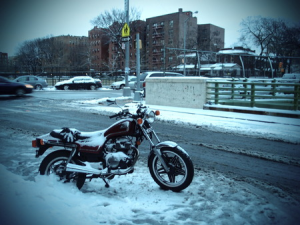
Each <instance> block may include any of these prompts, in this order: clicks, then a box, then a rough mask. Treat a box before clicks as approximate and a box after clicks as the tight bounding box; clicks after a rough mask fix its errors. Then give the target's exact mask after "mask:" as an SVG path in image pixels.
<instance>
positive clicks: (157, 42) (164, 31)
mask: <svg viewBox="0 0 300 225" xmlns="http://www.w3.org/2000/svg"><path fill="white" fill-rule="evenodd" d="M185 23H186V24H185ZM185 31H186V48H194V47H196V46H197V45H196V43H197V18H196V17H193V13H192V12H191V11H185V12H184V11H182V9H181V8H180V9H179V10H178V12H176V13H171V14H167V15H162V16H157V17H152V18H148V19H147V20H146V34H147V36H146V48H147V49H146V51H147V54H146V56H147V65H148V68H147V69H149V70H163V69H164V68H165V67H166V68H171V67H172V66H175V65H176V64H177V63H178V60H177V55H178V54H180V53H179V52H178V51H175V50H171V48H172V49H174V48H177V49H183V48H184V34H185ZM165 48H167V49H166V51H165V55H164V49H165Z"/></svg>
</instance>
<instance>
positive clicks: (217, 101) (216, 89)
mask: <svg viewBox="0 0 300 225" xmlns="http://www.w3.org/2000/svg"><path fill="white" fill-rule="evenodd" d="M215 104H219V83H215Z"/></svg>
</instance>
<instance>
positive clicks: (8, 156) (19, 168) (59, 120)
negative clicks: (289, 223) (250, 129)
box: [0, 90, 300, 201]
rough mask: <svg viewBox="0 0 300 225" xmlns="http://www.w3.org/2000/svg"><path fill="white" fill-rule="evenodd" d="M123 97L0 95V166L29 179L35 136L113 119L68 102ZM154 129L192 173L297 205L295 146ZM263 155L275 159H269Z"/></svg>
mask: <svg viewBox="0 0 300 225" xmlns="http://www.w3.org/2000/svg"><path fill="white" fill-rule="evenodd" d="M121 95H122V91H116V90H105V91H101V90H97V91H52V92H51V91H37V92H34V93H33V94H31V95H29V96H26V97H23V98H15V97H7V96H0V115H1V117H0V118H1V119H0V121H1V123H0V128H1V134H0V143H1V149H2V150H1V152H0V163H2V164H4V165H6V166H7V167H8V168H9V169H10V170H11V171H13V172H15V173H18V174H21V175H23V176H25V177H27V178H28V179H33V177H34V176H35V174H36V171H37V168H38V164H39V162H40V161H39V160H41V159H39V160H36V159H35V158H34V154H35V152H34V149H33V148H32V147H31V140H32V139H33V138H34V137H36V136H39V135H41V134H44V133H48V132H50V131H51V130H52V129H55V128H61V127H64V126H68V127H74V128H77V129H78V130H81V131H94V130H101V129H104V128H106V127H108V126H109V125H111V124H112V123H113V122H114V121H113V120H110V119H108V117H107V116H103V115H100V113H99V112H96V111H95V112H93V111H90V112H85V111H84V110H79V108H78V107H77V108H76V107H74V106H72V105H71V104H70V103H71V102H72V101H76V100H80V99H99V98H104V97H118V96H121ZM154 128H155V129H156V131H157V133H158V135H159V137H160V139H161V140H162V141H163V140H171V141H176V142H177V143H179V144H180V145H181V146H182V147H183V148H184V149H186V150H187V151H188V152H189V154H190V155H191V157H192V159H193V162H194V164H195V167H196V169H201V170H215V171H217V172H221V173H222V174H224V176H228V177H230V178H232V179H235V180H238V181H241V182H244V183H245V184H246V185H248V186H249V187H256V188H257V187H258V188H260V189H262V190H264V191H268V192H270V193H272V194H274V193H275V194H278V195H282V194H287V195H290V196H291V197H293V198H295V199H296V200H297V201H300V197H299V196H300V176H299V174H300V165H299V164H298V165H297V163H293V160H292V159H293V158H298V159H299V158H300V153H299V145H295V144H290V143H284V142H278V141H271V140H265V139H258V138H253V137H247V136H242V135H240V136H239V135H234V134H228V133H220V132H214V131H209V130H206V129H204V128H201V127H187V126H184V127H182V126H180V125H172V124H167V123H163V122H157V123H155V124H154ZM249 152H252V154H248V153H249ZM147 153H148V145H146V144H143V145H142V146H141V157H142V158H143V159H145V160H146V158H147ZM261 155H271V156H273V157H270V159H268V160H267V159H266V158H264V157H261ZM277 158H285V159H287V160H283V161H282V160H276V159H277ZM273 159H274V160H273ZM33 171H34V172H33Z"/></svg>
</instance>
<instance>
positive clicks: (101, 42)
mask: <svg viewBox="0 0 300 225" xmlns="http://www.w3.org/2000/svg"><path fill="white" fill-rule="evenodd" d="M106 32H107V29H104V28H98V27H94V28H93V29H92V30H89V32H88V38H89V51H90V57H89V61H90V62H89V63H90V69H93V70H95V71H101V70H103V69H104V70H105V69H106V68H107V66H108V58H109V51H108V50H109V42H110V41H109V38H108V36H106V35H105V34H106Z"/></svg>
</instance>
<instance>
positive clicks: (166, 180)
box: [148, 148, 194, 192]
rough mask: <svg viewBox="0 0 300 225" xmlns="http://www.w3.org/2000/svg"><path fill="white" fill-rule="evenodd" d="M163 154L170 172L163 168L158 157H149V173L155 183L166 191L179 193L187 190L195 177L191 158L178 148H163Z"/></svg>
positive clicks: (152, 155) (153, 155)
mask: <svg viewBox="0 0 300 225" xmlns="http://www.w3.org/2000/svg"><path fill="white" fill-rule="evenodd" d="M161 154H162V157H163V159H164V161H165V162H166V164H167V166H168V168H169V171H168V172H167V171H166V170H165V169H164V167H163V166H162V164H161V162H160V160H159V158H158V156H157V155H155V154H154V153H152V154H151V155H150V157H149V161H148V165H149V171H150V174H151V176H152V178H153V179H154V181H155V182H156V183H157V184H158V185H159V186H160V187H161V188H162V189H164V190H172V191H174V192H179V191H181V190H183V189H185V188H187V187H188V186H189V185H190V184H191V182H192V180H193V177H194V166H193V162H192V160H191V158H190V157H189V156H188V155H187V154H186V153H184V152H182V151H180V150H179V149H177V148H162V149H161Z"/></svg>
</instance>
